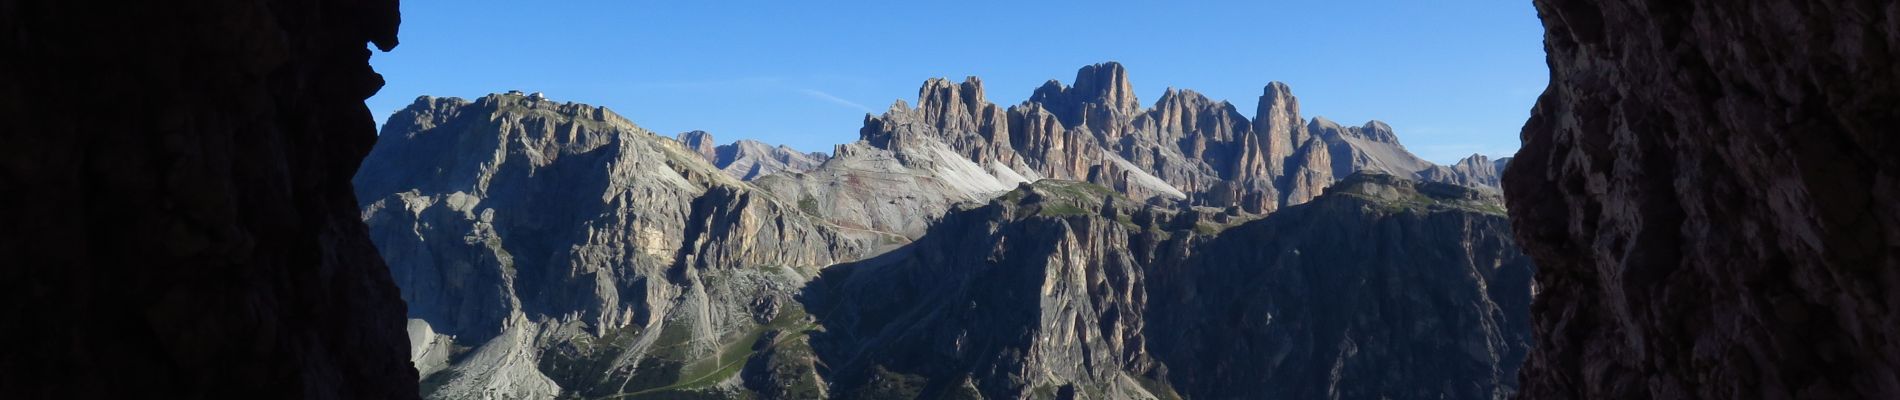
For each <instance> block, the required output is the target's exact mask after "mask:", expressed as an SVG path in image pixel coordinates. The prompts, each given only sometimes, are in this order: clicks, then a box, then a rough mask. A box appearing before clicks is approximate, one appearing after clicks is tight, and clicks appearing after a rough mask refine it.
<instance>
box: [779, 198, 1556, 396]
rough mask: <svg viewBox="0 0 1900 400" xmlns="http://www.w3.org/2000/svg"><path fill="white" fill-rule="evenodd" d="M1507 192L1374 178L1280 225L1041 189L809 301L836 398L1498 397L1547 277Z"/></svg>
mask: <svg viewBox="0 0 1900 400" xmlns="http://www.w3.org/2000/svg"><path fill="white" fill-rule="evenodd" d="M1501 213H1502V209H1500V208H1499V206H1498V199H1497V198H1496V197H1495V196H1493V195H1485V194H1481V193H1479V192H1476V191H1474V190H1470V189H1466V188H1462V187H1458V186H1453V185H1446V184H1417V183H1413V182H1409V181H1406V180H1403V179H1399V178H1394V177H1391V176H1384V175H1355V176H1354V177H1351V178H1348V179H1346V180H1345V181H1343V182H1342V183H1341V184H1340V186H1338V187H1335V188H1334V189H1332V190H1329V191H1328V194H1326V195H1323V196H1321V197H1319V198H1316V199H1315V200H1314V201H1312V202H1309V203H1306V204H1304V205H1299V206H1293V207H1289V208H1287V209H1283V210H1281V211H1279V212H1277V213H1274V214H1271V215H1268V216H1266V217H1265V218H1264V219H1259V220H1252V221H1248V219H1247V218H1245V217H1239V216H1237V215H1233V214H1228V213H1225V212H1220V211H1218V210H1210V209H1190V210H1171V209H1167V208H1162V207H1155V206H1144V205H1140V204H1139V203H1135V202H1132V201H1129V200H1128V199H1127V198H1125V197H1123V196H1121V195H1119V194H1115V193H1114V192H1112V191H1111V190H1109V189H1108V188H1106V187H1101V186H1096V185H1091V184H1086V183H1080V182H1064V181H1055V180H1044V181H1040V182H1037V183H1035V184H1033V185H1027V184H1025V185H1023V186H1022V187H1021V188H1019V189H1017V190H1016V191H1012V192H1010V193H1008V194H1005V195H1003V196H1000V197H998V198H996V199H994V200H992V201H991V202H990V203H989V204H987V205H981V206H975V205H972V206H965V207H962V208H959V209H958V210H956V211H953V212H951V213H950V215H948V216H946V217H945V218H944V219H943V220H942V221H941V222H940V223H938V224H937V225H935V226H933V227H932V228H931V230H930V231H929V233H927V234H925V235H924V236H923V237H922V238H921V239H919V240H918V241H917V242H915V243H913V244H911V245H908V246H906V247H904V248H902V249H899V250H896V251H893V252H890V253H886V254H884V255H882V256H879V257H877V258H873V259H870V260H866V261H862V262H857V263H853V264H847V265H841V266H837V267H832V268H830V269H827V270H826V271H825V274H824V275H823V276H822V277H821V278H819V279H818V280H817V281H815V282H814V283H813V284H812V285H811V287H810V288H809V289H808V290H807V291H806V297H805V300H806V307H807V309H809V310H812V312H813V313H814V314H816V315H817V316H818V321H819V323H820V324H821V327H822V328H821V329H822V330H821V331H820V333H817V334H815V335H814V336H813V338H812V339H811V341H812V344H813V346H814V348H815V349H816V352H817V354H818V358H819V360H820V364H822V365H826V366H828V367H829V369H828V372H827V378H828V379H830V380H831V381H832V384H831V389H832V390H833V391H832V392H831V393H830V394H831V395H832V396H833V397H838V398H913V397H917V398H1097V399H1148V398H1163V399H1166V398H1181V397H1188V398H1242V397H1258V398H1327V397H1337V398H1460V399H1498V398H1503V397H1505V396H1507V395H1508V394H1509V393H1510V392H1511V390H1512V387H1513V386H1514V383H1515V379H1514V377H1515V376H1516V366H1517V365H1518V364H1519V363H1520V362H1521V361H1522V359H1523V357H1524V354H1525V351H1526V349H1527V347H1528V346H1529V340H1530V338H1529V335H1528V321H1527V320H1526V318H1525V317H1524V316H1525V315H1526V314H1527V313H1528V312H1527V309H1528V307H1529V302H1530V278H1531V272H1532V267H1531V264H1530V262H1529V259H1528V258H1527V257H1525V256H1524V255H1522V254H1521V253H1519V252H1518V251H1517V250H1516V248H1515V247H1514V246H1513V245H1512V243H1511V240H1510V238H1509V236H1508V231H1507V226H1506V224H1507V223H1506V221H1505V219H1504V217H1503V215H1502V214H1501Z"/></svg>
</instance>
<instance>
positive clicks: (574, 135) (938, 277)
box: [354, 63, 1533, 399]
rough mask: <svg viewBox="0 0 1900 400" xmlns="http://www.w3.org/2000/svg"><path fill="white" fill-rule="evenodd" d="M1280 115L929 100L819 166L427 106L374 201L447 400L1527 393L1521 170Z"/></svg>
mask: <svg viewBox="0 0 1900 400" xmlns="http://www.w3.org/2000/svg"><path fill="white" fill-rule="evenodd" d="M1261 104H1262V105H1261V109H1260V112H1259V115H1260V117H1259V118H1255V119H1252V120H1250V119H1248V118H1246V117H1245V116H1243V115H1241V114H1240V113H1238V112H1236V111H1235V109H1234V107H1233V106H1232V105H1231V104H1228V103H1226V102H1217V101H1213V100H1210V99H1208V98H1206V97H1205V96H1202V95H1200V94H1197V93H1195V92H1192V91H1188V90H1168V91H1166V92H1165V93H1164V94H1163V96H1162V97H1161V98H1160V99H1158V100H1157V101H1156V102H1155V104H1154V106H1152V107H1149V108H1142V107H1140V106H1139V103H1138V102H1137V101H1136V99H1135V97H1134V95H1133V90H1132V86H1131V85H1130V84H1129V82H1128V76H1127V72H1126V71H1125V70H1123V69H1122V67H1121V66H1120V65H1119V64H1114V63H1107V64H1098V65H1093V66H1089V67H1085V68H1083V69H1082V70H1081V71H1079V72H1078V74H1077V80H1076V82H1075V83H1074V84H1073V85H1063V84H1061V83H1060V82H1050V83H1048V84H1045V85H1043V86H1042V87H1041V88H1038V89H1036V90H1035V92H1034V93H1033V95H1032V96H1031V98H1030V100H1029V101H1026V102H1024V103H1023V104H1020V105H1016V106H1011V107H1008V108H1004V107H1001V106H998V105H996V104H993V103H990V102H989V101H988V100H987V99H986V96H985V93H984V90H983V85H982V81H980V80H978V79H976V78H969V79H966V80H964V81H962V82H951V81H949V80H943V79H932V80H929V81H926V82H925V84H924V86H923V87H922V88H921V89H920V90H919V94H918V100H917V105H916V106H914V107H913V106H911V105H909V104H907V103H905V102H903V101H899V102H897V103H896V104H895V105H893V106H892V107H891V108H890V110H889V111H887V112H885V113H883V114H881V115H873V116H866V118H865V120H864V126H863V128H862V129H861V130H860V132H859V134H860V140H858V141H856V142H853V143H847V144H843V145H839V146H837V147H836V148H835V149H834V151H833V152H832V154H829V155H826V154H822V153H801V152H797V151H794V150H791V149H790V148H787V147H783V146H771V145H767V144H764V143H760V142H754V141H739V142H736V143H731V144H726V145H718V144H716V143H715V142H714V138H713V136H712V134H710V133H706V132H701V131H691V132H685V133H681V134H678V135H675V136H674V137H671V138H669V137H663V136H659V135H655V134H654V133H652V132H649V131H647V130H645V129H642V128H640V127H639V126H638V125H635V124H634V123H633V122H631V121H628V120H626V119H624V118H622V117H621V116H620V115H618V114H616V113H614V112H612V111H609V110H607V109H605V108H602V107H594V106H589V105H585V104H579V103H568V102H558V101H553V100H550V99H547V98H545V97H541V96H529V95H522V94H520V93H510V94H496V95H489V96H485V97H482V98H480V99H476V100H473V101H470V100H463V99H454V98H433V97H422V98H418V99H417V100H416V101H415V103H413V104H411V105H410V106H409V107H408V108H406V109H404V110H402V111H400V112H398V113H396V114H395V115H393V116H391V117H390V119H389V120H388V123H387V124H386V125H385V126H384V128H383V132H382V135H381V136H380V138H379V140H378V143H377V144H376V147H375V148H374V149H373V150H372V151H371V152H370V155H369V157H368V159H366V160H365V161H364V164H363V166H362V168H361V169H360V170H359V172H358V175H357V176H356V178H355V180H354V183H355V184H356V188H357V190H358V200H359V202H360V203H361V204H362V206H363V209H362V216H363V218H364V220H365V222H366V223H367V224H368V225H369V228H370V236H371V239H372V240H374V241H375V243H376V245H377V247H378V248H379V249H380V250H381V253H382V255H383V256H384V258H385V260H386V261H387V262H388V264H389V266H390V271H391V274H392V276H393V277H394V278H395V280H396V283H397V284H398V285H399V286H401V288H402V290H403V291H402V295H403V299H404V300H405V301H406V302H407V303H408V304H409V317H410V321H409V333H410V342H411V355H412V362H414V363H415V365H416V367H417V368H418V370H419V371H420V372H421V373H422V378H421V379H422V381H421V384H422V388H423V391H424V394H425V395H427V396H428V397H430V398H439V399H460V398H529V399H554V398H644V397H652V398H768V399H806V398H863V399H881V398H945V397H950V398H1097V399H1166V398H1182V397H1186V398H1236V397H1255V396H1270V397H1283V398H1313V397H1326V396H1341V397H1355V398H1376V397H1389V398H1454V399H1497V398H1502V397H1504V396H1507V395H1508V394H1509V393H1511V392H1512V391H1513V390H1514V388H1515V380H1514V377H1515V368H1516V366H1517V365H1518V362H1519V360H1521V359H1522V357H1523V354H1524V351H1523V349H1524V348H1525V347H1526V345H1527V343H1528V342H1527V341H1528V335H1527V333H1526V332H1527V326H1526V323H1525V321H1524V320H1523V319H1522V318H1521V316H1522V315H1523V314H1525V312H1524V311H1522V310H1524V309H1526V308H1528V307H1529V301H1530V294H1529V291H1530V284H1529V279H1530V271H1531V270H1532V269H1533V267H1532V266H1531V265H1530V264H1529V262H1528V261H1527V258H1525V257H1524V256H1523V255H1522V254H1520V253H1518V252H1517V250H1516V248H1515V246H1514V245H1513V244H1512V242H1511V240H1512V238H1511V235H1510V234H1509V232H1508V230H1507V229H1506V223H1505V222H1504V219H1503V217H1502V216H1501V214H1502V213H1503V208H1502V206H1501V205H1499V202H1498V198H1497V196H1496V195H1495V190H1492V189H1490V188H1488V186H1489V185H1492V182H1495V180H1496V178H1495V176H1496V170H1497V169H1499V163H1494V162H1491V161H1489V160H1486V159H1483V158H1482V157H1474V158H1472V159H1467V160H1465V161H1464V162H1461V163H1459V164H1458V165H1456V166H1453V167H1444V166H1437V165H1432V164H1431V163H1427V162H1424V161H1422V160H1418V159H1417V157H1414V156H1412V155H1411V154H1410V153H1408V152H1406V151H1405V150H1404V148H1403V147H1402V146H1400V145H1399V144H1398V142H1397V135H1396V134H1394V133H1393V132H1392V130H1391V128H1390V127H1387V126H1385V125H1384V124H1382V123H1377V122H1372V123H1367V124H1365V125H1362V126H1358V127H1338V126H1337V125H1334V124H1331V123H1330V122H1326V121H1324V120H1323V119H1319V118H1314V119H1311V120H1308V119H1304V118H1302V117H1300V116H1299V112H1300V111H1299V104H1298V101H1297V99H1295V98H1294V97H1293V96H1292V94H1291V91H1290V89H1288V87H1287V86H1286V85H1284V84H1278V83H1275V84H1269V85H1268V86H1267V87H1266V89H1265V91H1264V94H1263V96H1262V98H1261Z"/></svg>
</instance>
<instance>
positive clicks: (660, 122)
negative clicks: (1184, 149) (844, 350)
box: [369, 0, 1548, 163]
mask: <svg viewBox="0 0 1900 400" xmlns="http://www.w3.org/2000/svg"><path fill="white" fill-rule="evenodd" d="M1530 3H1531V2H1530V1H1526V0H1436V1H1419V0H1376V1H1375V0H1335V1H1317V0H1315V1H1299V2H1293V1H1225V2H1211V1H1171V2H1160V1H1142V2H1122V1H1093V2H1030V1H889V0H887V1H850V2H846V1H835V2H824V3H820V2H796V1H759V2H750V1H747V2H739V1H666V2H660V1H550V2H534V3H522V2H503V1H493V0H465V1H447V0H408V1H404V2H403V4H402V10H403V23H402V33H401V36H400V38H401V42H402V44H401V45H400V46H399V47H397V48H396V50H395V51H394V52H390V53H376V54H375V56H374V57H373V58H372V59H371V63H372V64H373V65H374V66H375V67H376V70H377V71H378V72H381V73H382V74H383V75H384V77H385V79H387V80H388V82H389V83H388V84H387V85H385V86H384V87H383V89H382V91H381V92H380V93H379V94H377V95H376V97H374V98H371V99H370V100H369V106H370V109H371V111H373V112H374V113H375V114H376V115H377V118H378V119H379V120H380V119H382V118H384V117H386V116H388V115H389V114H390V113H393V112H395V111H396V110H398V109H401V108H402V107H403V106H406V105H408V104H409V103H410V102H411V101H412V100H414V99H415V97H416V96H419V95H431V96H453V97H463V98H474V97H479V96H481V95H483V94H487V93H492V92H502V91H507V90H514V89H518V90H522V91H529V92H533V91H540V92H545V93H546V94H547V95H548V97H550V98H552V99H555V100H561V101H576V102H582V103H588V104H594V105H602V106H607V107H608V108H610V109H613V110H615V111H616V112H619V113H620V114H621V115H624V116H626V117H628V118H629V119H632V120H633V121H634V122H635V123H638V124H640V125H641V126H643V127H646V128H647V129H650V130H653V131H655V132H658V133H661V134H665V135H672V134H674V133H677V132H681V131H687V130H693V129H702V130H706V131H709V132H712V133H713V134H714V136H715V137H716V138H717V139H718V140H719V141H720V142H729V141H731V140H735V139H740V138H751V139H759V140H763V141H766V142H771V143H782V144H788V145H791V146H793V147H796V148H799V149H801V150H807V151H811V150H818V151H830V150H831V146H832V145H834V144H838V143H845V142H849V141H852V140H855V139H856V138H857V132H858V127H859V126H860V125H861V124H862V121H863V118H864V114H865V113H866V112H882V110H884V109H885V108H887V107H888V106H889V105H890V104H891V102H892V101H894V100H898V99H903V100H905V101H906V102H914V101H915V99H916V95H917V87H918V86H919V85H920V84H921V83H923V81H924V80H925V79H928V78H931V77H951V78H954V79H958V80H961V78H962V77H964V76H968V75H976V76H979V77H982V78H983V81H984V84H985V87H986V88H987V89H988V92H989V97H990V100H991V101H993V102H996V103H999V104H1003V105H1006V106H1007V105H1011V104H1016V103H1018V102H1021V101H1022V100H1024V99H1026V98H1028V96H1029V94H1030V92H1031V91H1032V90H1034V89H1035V88H1036V86H1038V85H1040V84H1041V83H1042V82H1043V81H1045V80H1049V79H1060V80H1062V81H1064V82H1068V81H1070V80H1071V79H1073V78H1074V76H1075V70H1076V69H1077V68H1079V67H1081V66H1083V65H1087V64H1092V63H1096V62H1102V61H1110V60H1113V61H1120V62H1121V63H1122V64H1123V65H1125V66H1127V68H1128V71H1129V75H1130V78H1131V80H1132V81H1133V82H1134V85H1135V90H1136V94H1137V95H1138V96H1139V97H1140V98H1141V101H1142V103H1143V104H1149V105H1151V104H1153V101H1154V100H1155V99H1156V98H1158V97H1159V96H1160V94H1161V92H1162V91H1163V90H1165V89H1166V88H1168V87H1176V88H1187V89H1194V90H1196V91H1199V92H1201V93H1204V94H1206V95H1208V96H1209V97H1212V98H1215V99H1224V100H1228V101H1231V102H1233V103H1234V104H1235V105H1236V106H1237V107H1238V108H1239V109H1240V110H1241V111H1242V112H1243V113H1246V114H1249V116H1251V115H1252V114H1253V110H1254V106H1255V103H1256V102H1257V101H1258V100H1257V98H1258V97H1259V95H1260V92H1261V88H1262V87H1263V86H1265V85H1266V83H1267V82H1270V81H1276V80H1277V81H1284V82H1287V83H1288V84H1289V85H1291V86H1292V87H1293V92H1294V94H1295V95H1297V96H1299V98H1300V104H1301V108H1302V113H1303V114H1304V116H1306V117H1308V118H1311V117H1313V116H1325V117H1327V118H1329V119H1332V120H1335V121H1339V122H1341V123H1348V124H1358V123H1361V122H1364V121H1366V120H1368V119H1378V120H1382V121H1386V122H1387V123H1389V124H1391V125H1392V126H1393V127H1394V128H1395V129H1396V130H1397V131H1398V133H1399V138H1400V139H1401V140H1402V141H1403V142H1404V143H1405V145H1406V147H1407V148H1409V149H1411V150H1412V151H1413V152H1415V153H1418V154H1419V155H1420V156H1423V157H1425V158H1426V159H1430V160H1432V161H1435V162H1439V163H1449V162H1452V161H1455V160H1456V159H1458V158H1460V157H1463V156H1465V155H1469V154H1471V153H1484V154H1489V155H1508V154H1509V153H1512V152H1515V151H1516V149H1517V143H1518V140H1517V132H1518V128H1519V127H1520V126H1521V125H1522V124H1523V122H1524V119H1525V118H1526V117H1527V116H1528V115H1529V113H1530V108H1531V104H1532V103H1533V102H1534V101H1535V100H1536V97H1537V95H1538V93H1540V92H1541V91H1542V90H1543V88H1544V86H1545V83H1546V81H1547V78H1548V72H1547V69H1546V68H1545V66H1544V52H1543V48H1542V35H1543V31H1542V28H1541V26H1540V25H1539V24H1538V21H1537V15H1536V11H1535V10H1534V9H1532V7H1531V4H1530Z"/></svg>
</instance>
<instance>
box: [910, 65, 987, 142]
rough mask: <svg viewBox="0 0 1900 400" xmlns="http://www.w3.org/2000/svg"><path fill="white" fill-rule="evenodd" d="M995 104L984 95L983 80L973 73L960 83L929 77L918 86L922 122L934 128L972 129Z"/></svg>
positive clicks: (977, 126)
mask: <svg viewBox="0 0 1900 400" xmlns="http://www.w3.org/2000/svg"><path fill="white" fill-rule="evenodd" d="M995 108H996V105H994V104H990V102H989V100H987V99H984V95H983V80H982V79H977V77H974V76H972V77H968V78H964V80H963V83H961V84H957V83H951V82H950V80H948V79H943V78H931V79H930V80H928V81H925V82H924V86H923V87H922V88H918V89H917V110H918V111H919V112H921V113H922V114H921V115H919V117H920V118H922V121H921V122H923V123H926V124H930V125H931V126H934V127H936V128H937V129H943V130H958V131H964V132H974V131H976V130H978V129H979V128H980V127H981V126H982V124H983V123H984V122H985V121H983V119H984V117H985V116H986V115H985V114H986V113H988V112H990V111H991V110H992V109H995Z"/></svg>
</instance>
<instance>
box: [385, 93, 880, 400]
mask: <svg viewBox="0 0 1900 400" xmlns="http://www.w3.org/2000/svg"><path fill="white" fill-rule="evenodd" d="M389 121H390V122H389V124H388V125H387V126H386V127H385V128H384V133H383V135H382V140H381V141H380V142H379V143H378V144H377V146H376V147H375V149H374V150H372V151H371V154H370V156H369V158H368V159H367V160H366V161H365V163H364V167H363V168H362V169H361V173H360V174H359V175H358V176H357V178H356V184H357V188H358V192H359V198H360V200H361V202H362V204H364V209H363V218H364V220H365V221H366V222H367V223H368V224H369V226H370V232H371V238H372V239H373V240H374V241H375V242H376V244H377V246H378V248H380V249H381V250H382V254H383V256H384V258H385V260H386V261H387V262H388V263H389V264H390V265H391V267H390V268H391V272H392V275H394V277H395V279H396V283H397V284H398V285H399V286H401V287H402V288H403V291H402V295H403V299H404V300H405V301H407V302H408V304H409V314H410V316H411V318H414V319H420V320H422V321H425V322H427V327H428V328H429V329H428V331H433V332H434V333H436V334H437V337H436V338H435V339H430V340H438V339H440V337H442V336H447V337H449V338H451V340H452V341H453V346H450V349H451V351H452V354H450V355H449V356H448V359H449V364H448V366H447V367H446V368H443V369H440V370H438V371H432V372H433V373H432V374H430V375H428V376H424V377H423V378H422V379H423V386H424V388H425V392H427V394H428V395H429V396H430V397H435V398H479V397H486V396H495V397H500V398H552V397H555V396H568V395H573V396H583V397H590V396H602V395H610V394H617V393H627V392H635V391H640V390H646V389H658V388H661V387H666V386H669V385H671V384H674V383H692V382H698V381H699V380H700V378H705V379H711V380H714V381H717V380H719V379H714V378H719V377H716V376H710V374H718V373H730V370H729V369H724V368H704V367H703V365H706V364H708V363H712V364H718V363H719V362H720V361H722V360H723V359H724V357H725V356H726V353H727V351H726V350H725V349H727V348H729V347H732V346H736V345H735V344H734V341H736V340H744V338H745V337H746V336H747V335H750V334H754V333H756V332H757V331H760V330H767V329H768V328H766V326H767V325H769V324H768V323H770V322H772V321H774V320H775V318H776V317H777V316H778V315H779V314H783V313H784V311H783V310H782V308H758V307H754V306H753V305H754V304H795V303H793V302H791V301H790V298H791V297H792V296H793V294H794V293H796V291H797V289H798V288H799V287H800V286H801V285H802V282H803V281H804V280H805V279H807V278H808V277H809V276H811V275H813V274H815V273H816V270H817V269H818V268H820V267H823V266H826V265H831V264H835V263H838V262H842V261H847V260H851V259H855V258H857V257H860V256H861V255H862V254H864V253H866V252H868V251H870V250H871V249H873V248H875V247H877V246H880V245H881V243H883V242H886V241H889V240H890V239H889V238H887V237H886V235H881V234H876V233H872V232H866V231H861V230H855V229H848V228H844V227H840V226H837V225H834V224H831V223H828V222H826V221H824V220H822V219H819V218H816V217H814V216H812V215H810V214H808V213H805V212H802V211H799V208H798V207H797V206H796V203H793V202H786V201H783V200H780V199H778V198H775V197H773V196H770V195H767V194H765V193H764V192H761V191H759V190H757V189H756V188H754V187H753V186H751V185H749V184H747V183H745V182H743V181H741V180H739V179H737V178H734V177H732V176H730V175H728V174H726V173H725V172H722V171H720V170H718V169H716V168H714V167H713V166H712V165H711V164H709V163H708V162H707V161H706V160H705V159H703V158H702V157H701V156H700V154H699V153H697V152H696V151H694V150H690V149H688V148H686V147H685V146H683V145H682V144H681V143H680V142H676V141H673V140H667V139H666V138H662V137H659V136H656V135H653V134H652V133H650V132H648V131H646V130H644V129H641V128H639V127H638V126H636V125H634V124H632V123H631V122H628V121H626V120H625V119H623V118H621V117H620V116H619V115H617V114H614V113H613V112H611V111H607V110H606V109H604V108H599V107H592V106H587V105H583V104H576V103H559V102H554V101H548V100H544V99H532V98H528V97H526V96H520V95H490V96H487V97H483V98H481V99H479V100H477V101H473V102H470V101H465V100H460V99H437V98H426V97H425V98H421V99H418V100H417V101H416V103H415V104H413V105H412V106H411V107H409V108H407V109H405V110H403V111H402V112H399V113H397V114H396V115H394V116H392V117H391V118H390V120H389ZM793 323H794V322H784V323H783V324H784V325H788V326H789V325H790V324H793ZM421 339H422V338H414V339H412V340H413V341H412V348H413V347H416V346H417V345H418V344H419V343H421V342H420V340H421ZM747 345H749V343H747ZM426 347H429V348H430V349H436V350H439V349H440V346H439V345H430V346H426ZM740 347H745V346H740ZM457 349H460V350H457ZM415 353H416V351H415V350H413V349H412V355H413V354H415ZM430 356H431V357H434V355H433V354H430ZM706 360H714V361H706ZM429 369H436V368H434V367H431V368H429ZM682 372H685V373H689V374H700V375H699V376H686V377H687V378H692V379H684V380H680V379H681V376H682V375H680V374H681V373H682ZM669 376H671V377H673V378H667V377H669ZM603 378H607V379H604V380H603ZM669 379H671V380H669ZM675 380H679V381H678V382H676V381H675ZM643 385H644V386H643ZM702 389H706V388H700V387H697V386H695V387H690V388H687V387H682V388H676V389H668V390H684V391H691V390H702ZM706 390H710V389H706Z"/></svg>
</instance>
